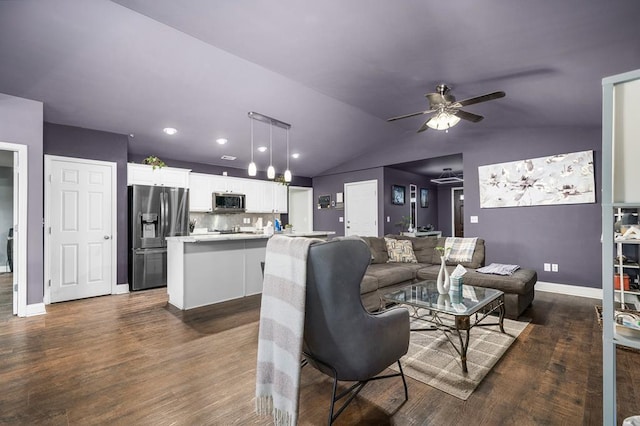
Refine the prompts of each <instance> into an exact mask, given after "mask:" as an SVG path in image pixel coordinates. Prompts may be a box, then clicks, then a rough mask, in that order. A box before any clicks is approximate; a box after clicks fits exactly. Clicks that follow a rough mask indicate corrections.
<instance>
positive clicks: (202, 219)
mask: <svg viewBox="0 0 640 426" xmlns="http://www.w3.org/2000/svg"><path fill="white" fill-rule="evenodd" d="M280 216H281V215H280V214H279V213H276V214H273V213H260V214H259V213H227V214H215V213H199V212H191V213H189V220H190V221H192V220H195V221H196V225H195V227H196V228H207V230H208V231H214V230H218V231H224V230H229V229H232V228H233V227H234V226H241V227H252V226H255V225H256V222H257V220H258V218H262V224H263V226H266V225H267V222H269V221H270V222H271V223H273V221H274V219H279V220H280V219H284V218H281V217H280ZM282 216H286V215H282ZM245 219H248V220H249V223H245Z"/></svg>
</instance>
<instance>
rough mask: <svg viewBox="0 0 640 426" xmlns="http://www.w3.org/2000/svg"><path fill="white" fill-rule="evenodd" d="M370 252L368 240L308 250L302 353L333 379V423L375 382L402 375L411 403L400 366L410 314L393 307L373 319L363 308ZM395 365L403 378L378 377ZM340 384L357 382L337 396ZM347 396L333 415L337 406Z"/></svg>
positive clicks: (337, 241)
mask: <svg viewBox="0 0 640 426" xmlns="http://www.w3.org/2000/svg"><path fill="white" fill-rule="evenodd" d="M370 253H371V252H370V250H369V247H368V246H367V244H366V243H365V242H364V241H362V240H359V239H350V238H345V239H335V240H332V241H329V242H326V243H319V244H314V245H312V246H311V247H310V248H309V256H308V258H307V290H306V291H307V293H306V307H305V310H306V312H305V323H304V342H303V354H304V356H305V358H306V360H307V361H308V363H309V364H310V365H312V366H314V367H315V368H317V369H318V370H320V371H321V372H323V373H325V374H327V375H328V376H331V377H333V379H334V382H333V393H332V398H331V407H330V411H329V424H331V423H332V422H333V421H334V420H335V419H336V418H337V417H338V416H339V415H340V414H341V413H342V411H343V410H344V409H345V408H346V406H347V405H348V404H349V403H350V402H351V401H352V400H353V398H355V396H356V395H357V394H358V393H359V392H360V390H362V388H363V387H364V385H366V384H367V383H368V382H369V381H371V380H378V379H384V378H390V377H398V376H400V377H402V382H403V385H404V394H405V400H407V399H408V398H409V395H408V392H407V382H406V380H405V377H404V373H403V372H402V366H401V365H400V357H402V356H403V355H404V354H406V353H407V349H408V347H409V328H410V327H409V312H408V311H407V309H405V308H393V309H389V310H387V311H383V312H380V313H376V314H371V313H369V312H367V310H366V309H365V308H364V307H363V305H362V301H361V299H360V282H361V281H362V277H363V276H364V273H365V270H366V268H367V266H368V265H369V261H370V256H371V254H370ZM396 362H397V363H398V368H399V370H400V372H399V373H395V374H387V375H379V374H380V373H381V372H383V371H384V370H385V369H386V368H387V367H389V366H390V365H392V364H393V363H396ZM338 381H354V382H357V383H355V384H353V385H352V386H351V387H350V388H348V389H346V390H344V391H343V392H341V393H340V394H339V395H336V391H337V385H338ZM346 396H348V397H347V399H346V400H345V401H344V403H343V404H342V406H341V407H340V408H339V409H338V411H337V412H336V413H335V415H334V406H335V403H336V402H338V401H339V400H341V399H342V398H344V397H346Z"/></svg>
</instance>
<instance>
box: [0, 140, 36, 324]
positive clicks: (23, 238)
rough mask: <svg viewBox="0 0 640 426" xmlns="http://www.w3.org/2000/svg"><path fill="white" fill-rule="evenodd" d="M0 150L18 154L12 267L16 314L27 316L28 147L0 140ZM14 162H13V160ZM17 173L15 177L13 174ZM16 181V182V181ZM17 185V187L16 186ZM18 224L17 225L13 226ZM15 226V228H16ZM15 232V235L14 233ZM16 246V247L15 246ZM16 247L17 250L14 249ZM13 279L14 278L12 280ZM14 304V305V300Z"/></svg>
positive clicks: (14, 186)
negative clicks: (16, 301)
mask: <svg viewBox="0 0 640 426" xmlns="http://www.w3.org/2000/svg"><path fill="white" fill-rule="evenodd" d="M0 150H3V151H13V152H14V153H17V154H18V161H17V163H18V167H17V170H15V169H16V167H15V166H14V171H13V173H14V182H13V191H14V193H13V196H14V200H15V198H16V194H17V196H18V205H17V206H16V205H15V201H14V206H13V211H14V212H17V214H14V217H13V223H14V229H13V242H14V248H13V253H14V265H15V264H16V263H15V260H16V258H17V260H18V262H17V267H15V268H13V269H14V271H15V270H16V269H17V271H18V291H17V298H18V303H17V312H14V315H15V314H17V315H18V316H19V317H26V316H27V229H28V226H27V205H28V204H27V198H28V196H29V190H28V179H29V173H28V168H27V164H28V162H29V157H28V147H27V145H20V144H15V143H9V142H0ZM14 164H15V162H14ZM16 175H17V177H18V178H17V179H15V176H16ZM16 181H17V182H16ZM16 185H17V187H16ZM15 225H18V226H15ZM16 228H17V229H16ZM16 233H17V235H16ZM16 246H17V247H16ZM16 248H17V250H16ZM14 281H15V280H14ZM15 293H16V292H15V291H14V292H12V297H14V295H15ZM14 306H16V304H15V302H14Z"/></svg>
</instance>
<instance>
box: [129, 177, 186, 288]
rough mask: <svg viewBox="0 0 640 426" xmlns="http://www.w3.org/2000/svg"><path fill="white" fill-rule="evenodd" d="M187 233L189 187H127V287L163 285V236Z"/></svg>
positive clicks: (164, 281) (165, 276)
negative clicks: (129, 245) (128, 244)
mask: <svg viewBox="0 0 640 426" xmlns="http://www.w3.org/2000/svg"><path fill="white" fill-rule="evenodd" d="M185 235H189V190H188V189H186V188H169V187H163V186H145V185H133V186H130V187H129V241H130V244H131V251H130V254H129V287H130V288H131V290H144V289H147V288H153V287H162V286H166V285H167V241H166V240H165V238H166V237H175V236H185Z"/></svg>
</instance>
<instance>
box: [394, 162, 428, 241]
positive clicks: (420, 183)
mask: <svg viewBox="0 0 640 426" xmlns="http://www.w3.org/2000/svg"><path fill="white" fill-rule="evenodd" d="M411 183H413V184H415V185H417V187H418V223H417V225H418V226H426V225H427V224H431V225H433V226H435V227H436V229H439V228H438V199H437V192H438V190H437V188H436V187H435V185H433V184H432V183H431V182H430V181H429V179H427V178H425V177H424V176H421V175H416V174H414V173H409V172H405V171H402V170H397V169H392V168H389V167H385V168H384V185H383V187H384V193H383V194H382V201H383V205H384V234H385V235H386V234H397V233H399V232H400V231H401V229H400V226H398V225H396V224H397V223H398V222H399V221H400V220H401V219H402V216H409V212H410V208H411V207H410V203H409V184H411ZM392 185H401V186H404V187H405V204H404V205H403V206H399V205H395V204H392V203H391V186H392ZM420 188H427V189H428V190H429V201H430V202H429V207H427V208H421V207H420V198H419V197H420ZM387 216H388V217H389V219H390V221H389V222H387Z"/></svg>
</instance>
